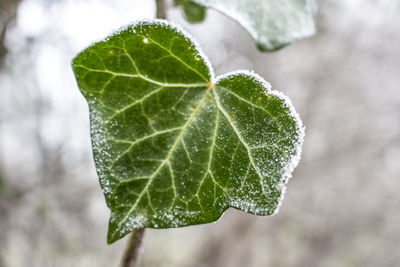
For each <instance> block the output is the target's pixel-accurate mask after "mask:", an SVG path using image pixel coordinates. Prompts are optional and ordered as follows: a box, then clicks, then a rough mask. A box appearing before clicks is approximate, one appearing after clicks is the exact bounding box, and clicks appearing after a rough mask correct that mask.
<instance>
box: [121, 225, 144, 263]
mask: <svg viewBox="0 0 400 267" xmlns="http://www.w3.org/2000/svg"><path fill="white" fill-rule="evenodd" d="M144 230H145V228H140V229H137V230H135V231H133V232H132V234H131V236H130V238H129V240H128V245H127V247H126V250H125V253H124V257H123V258H122V264H121V266H122V267H138V266H139V256H140V255H139V254H140V247H141V244H142V240H143V235H144Z"/></svg>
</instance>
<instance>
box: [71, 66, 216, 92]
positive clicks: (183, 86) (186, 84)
mask: <svg viewBox="0 0 400 267" xmlns="http://www.w3.org/2000/svg"><path fill="white" fill-rule="evenodd" d="M74 66H75V67H78V68H84V69H86V70H88V71H91V72H100V73H108V74H111V75H113V76H120V77H128V78H140V79H142V80H145V81H148V82H150V83H153V84H156V85H158V86H161V87H182V88H192V87H203V86H208V83H163V82H159V81H157V80H153V79H150V78H148V77H146V76H144V75H142V74H131V73H123V72H115V71H110V70H107V69H106V70H100V69H93V68H89V67H86V66H84V65H81V64H74Z"/></svg>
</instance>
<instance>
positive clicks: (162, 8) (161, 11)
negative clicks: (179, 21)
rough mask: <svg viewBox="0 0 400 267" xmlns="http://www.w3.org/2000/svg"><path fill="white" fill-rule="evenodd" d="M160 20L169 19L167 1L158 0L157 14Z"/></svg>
mask: <svg viewBox="0 0 400 267" xmlns="http://www.w3.org/2000/svg"><path fill="white" fill-rule="evenodd" d="M156 16H157V18H158V19H166V18H167V2H166V0H157V14H156Z"/></svg>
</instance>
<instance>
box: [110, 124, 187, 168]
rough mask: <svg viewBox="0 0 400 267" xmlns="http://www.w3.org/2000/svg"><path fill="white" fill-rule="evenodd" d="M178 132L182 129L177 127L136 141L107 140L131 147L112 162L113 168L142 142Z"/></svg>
mask: <svg viewBox="0 0 400 267" xmlns="http://www.w3.org/2000/svg"><path fill="white" fill-rule="evenodd" d="M177 130H182V127H176V128H170V129H166V130H163V131H157V132H154V133H152V134H149V135H146V136H144V137H141V138H138V139H136V140H135V141H128V140H121V139H113V138H106V139H107V140H109V141H112V142H119V143H126V144H130V146H129V147H128V148H127V149H126V150H124V152H122V153H121V154H120V155H119V156H118V157H117V158H116V159H115V160H113V161H112V162H111V167H113V166H114V165H115V163H117V162H118V161H119V160H120V159H121V158H122V157H123V156H125V155H126V154H127V153H128V152H129V151H131V149H132V148H133V147H134V146H135V145H137V144H140V143H141V142H143V141H146V140H147V139H150V138H153V137H156V136H158V135H161V134H165V133H171V132H174V131H177Z"/></svg>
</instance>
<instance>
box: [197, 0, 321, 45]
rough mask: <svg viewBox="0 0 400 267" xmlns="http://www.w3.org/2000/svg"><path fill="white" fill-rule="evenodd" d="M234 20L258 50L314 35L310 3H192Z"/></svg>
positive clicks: (263, 0) (218, 0)
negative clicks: (245, 31) (249, 36)
mask: <svg viewBox="0 0 400 267" xmlns="http://www.w3.org/2000/svg"><path fill="white" fill-rule="evenodd" d="M192 1H193V2H196V3H198V4H200V5H203V6H205V7H209V8H213V9H215V10H217V11H220V12H222V13H224V14H225V15H227V16H228V17H231V18H232V19H234V20H236V21H237V22H238V23H239V24H240V25H242V27H243V28H245V29H246V30H247V31H248V32H249V33H250V35H251V36H252V37H253V39H254V40H255V41H256V43H257V46H258V47H259V49H260V50H262V51H274V50H277V49H280V48H282V47H284V46H286V45H288V44H290V43H292V42H294V41H296V40H299V39H303V38H306V37H309V36H312V35H314V33H315V26H314V18H313V14H312V8H311V3H310V1H311V0H192Z"/></svg>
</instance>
